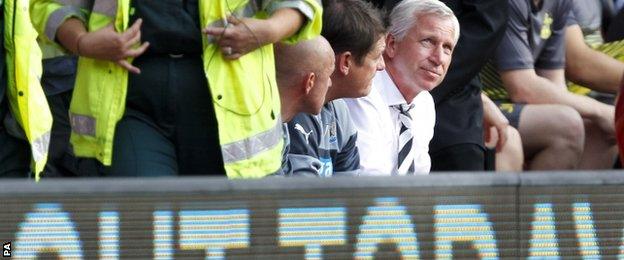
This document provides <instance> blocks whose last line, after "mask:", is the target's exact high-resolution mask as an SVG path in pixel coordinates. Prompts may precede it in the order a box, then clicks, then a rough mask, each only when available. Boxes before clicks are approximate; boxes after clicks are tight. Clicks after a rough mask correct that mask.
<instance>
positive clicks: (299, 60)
mask: <svg viewBox="0 0 624 260" xmlns="http://www.w3.org/2000/svg"><path fill="white" fill-rule="evenodd" d="M275 64H276V67H277V70H276V71H277V85H278V89H279V92H280V93H279V94H280V99H281V101H282V109H281V113H282V121H283V122H284V123H288V122H290V120H291V119H292V118H293V117H294V116H295V115H296V114H298V113H308V114H314V115H316V114H318V113H320V112H321V108H322V107H323V104H324V103H325V95H326V94H327V89H328V88H329V87H330V86H331V85H332V82H331V78H330V76H331V74H332V73H333V71H334V51H333V50H332V48H331V46H330V45H329V43H328V42H327V40H326V39H325V38H323V37H322V36H319V37H316V38H314V39H311V40H307V41H303V42H299V43H298V44H295V45H287V44H276V45H275ZM284 138H285V142H284V145H285V148H284V158H283V160H282V168H283V173H284V174H285V175H292V174H293V172H294V171H296V170H297V169H300V168H309V167H320V166H319V165H320V161H319V160H318V159H316V158H312V157H304V156H297V155H292V156H291V155H289V154H288V151H289V146H290V138H288V128H287V125H286V124H284Z"/></svg>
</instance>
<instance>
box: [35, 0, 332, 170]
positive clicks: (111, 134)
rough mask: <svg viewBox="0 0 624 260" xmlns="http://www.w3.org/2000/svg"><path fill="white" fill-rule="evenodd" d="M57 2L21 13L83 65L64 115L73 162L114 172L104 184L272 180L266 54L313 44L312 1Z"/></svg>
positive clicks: (274, 162)
mask: <svg viewBox="0 0 624 260" xmlns="http://www.w3.org/2000/svg"><path fill="white" fill-rule="evenodd" d="M61 2H65V1H60V0H33V1H32V4H31V8H33V10H32V13H33V14H37V17H43V18H42V19H43V20H42V21H41V22H40V23H39V22H36V23H35V24H36V27H37V28H38V29H39V30H40V32H43V34H44V35H45V36H47V37H48V40H49V41H50V42H55V39H56V41H58V42H60V43H61V44H62V45H63V46H64V47H65V48H67V49H68V50H70V51H72V52H74V53H77V54H79V55H80V56H81V58H80V60H79V62H78V74H77V78H76V86H75V89H74V94H73V97H72V104H71V108H70V121H71V124H72V137H71V141H72V144H73V148H74V152H75V153H76V155H77V156H83V157H95V158H97V159H98V160H100V161H101V162H102V163H104V164H105V165H111V163H112V167H111V173H110V175H114V176H120V175H132V176H153V175H176V174H178V173H179V174H181V175H187V174H214V173H217V174H218V173H223V169H225V172H226V173H227V175H228V177H231V178H258V177H263V176H266V175H269V174H271V173H274V172H276V171H278V170H279V167H280V161H281V152H282V146H283V141H282V130H281V122H280V120H279V118H280V115H279V111H280V101H279V95H278V92H277V85H276V82H275V61H274V56H273V47H272V43H275V42H277V41H285V42H291V43H294V42H297V41H299V40H302V39H309V38H312V37H315V36H317V35H319V33H320V30H321V17H322V13H321V12H322V10H321V7H320V3H319V2H318V0H263V1H258V0H250V1H248V0H187V1H179V0H159V1H148V0H135V1H129V0H118V1H111V0H83V1H82V2H81V1H72V3H73V5H66V4H63V3H61ZM130 2H132V3H130ZM87 7H90V8H87ZM77 10H79V11H77ZM72 13H74V14H72ZM80 13H82V14H83V15H84V18H83V20H82V21H81V18H80V15H79V14H80ZM39 14H40V15H39ZM85 27H86V28H85ZM54 37H56V38H54ZM140 42H142V44H140V46H138V47H137V45H139V43H140ZM132 58H136V59H134V60H133V61H132V63H130V61H131V59H132ZM128 71H130V72H134V73H128ZM139 72H140V74H138V73H139ZM217 126H218V127H217Z"/></svg>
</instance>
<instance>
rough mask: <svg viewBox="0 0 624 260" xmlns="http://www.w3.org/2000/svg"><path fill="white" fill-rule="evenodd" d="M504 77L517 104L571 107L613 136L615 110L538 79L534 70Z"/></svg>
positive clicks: (515, 71)
mask: <svg viewBox="0 0 624 260" xmlns="http://www.w3.org/2000/svg"><path fill="white" fill-rule="evenodd" d="M549 73H551V74H552V73H563V72H562V71H560V72H554V71H551V72H549ZM500 75H501V79H502V80H503V83H504V84H505V88H507V90H508V92H509V95H510V97H511V99H512V100H513V101H514V102H520V103H529V104H562V105H567V106H570V107H572V108H574V109H575V110H576V111H578V112H579V114H580V115H581V117H583V118H585V119H588V120H592V121H594V122H596V123H597V124H598V125H599V126H600V127H601V128H602V130H603V131H605V132H606V133H608V134H613V132H614V129H613V114H614V108H613V106H609V105H606V104H603V103H601V102H598V101H596V100H594V99H592V98H590V97H586V96H581V95H576V94H573V93H570V92H568V91H567V90H565V89H564V90H562V89H561V86H560V85H558V84H556V83H553V82H552V81H550V80H549V79H547V78H544V77H541V76H538V75H537V74H536V72H535V70H533V69H522V70H509V71H502V72H500Z"/></svg>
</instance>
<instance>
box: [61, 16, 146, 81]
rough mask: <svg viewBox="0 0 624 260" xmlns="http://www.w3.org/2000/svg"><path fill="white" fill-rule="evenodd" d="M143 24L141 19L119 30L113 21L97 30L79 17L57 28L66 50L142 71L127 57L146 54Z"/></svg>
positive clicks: (134, 70) (131, 69)
mask: <svg viewBox="0 0 624 260" xmlns="http://www.w3.org/2000/svg"><path fill="white" fill-rule="evenodd" d="M141 24H142V20H141V19H138V20H137V21H136V22H135V23H134V24H133V25H132V26H131V27H130V28H128V30H126V31H125V32H123V33H118V32H116V31H115V29H114V28H113V25H112V24H111V25H108V26H106V27H104V28H102V29H99V30H97V31H93V32H88V31H87V29H86V26H85V24H84V23H83V22H82V21H80V20H78V19H76V18H70V19H67V20H66V21H65V22H64V23H63V24H61V26H59V28H58V30H57V32H56V38H57V40H58V41H59V42H60V43H61V45H63V47H65V48H66V49H67V50H69V51H71V52H72V53H75V54H77V55H80V56H83V57H88V58H93V59H99V60H109V61H114V62H116V63H117V64H118V65H119V66H122V67H124V68H125V69H127V70H128V71H130V72H133V73H140V72H141V71H140V70H139V69H138V68H136V67H134V66H132V64H130V62H128V61H127V60H126V59H127V58H135V57H138V56H139V55H141V54H143V52H145V50H147V47H148V46H149V43H148V42H144V43H143V44H141V45H140V46H139V47H137V48H135V46H136V45H137V44H139V43H140V42H141Z"/></svg>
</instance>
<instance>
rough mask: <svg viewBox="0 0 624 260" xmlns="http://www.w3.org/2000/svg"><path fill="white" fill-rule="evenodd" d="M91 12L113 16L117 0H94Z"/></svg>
mask: <svg viewBox="0 0 624 260" xmlns="http://www.w3.org/2000/svg"><path fill="white" fill-rule="evenodd" d="M93 12H96V13H100V14H103V15H106V16H108V17H111V18H115V15H116V14H117V0H95V2H94V3H93Z"/></svg>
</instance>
